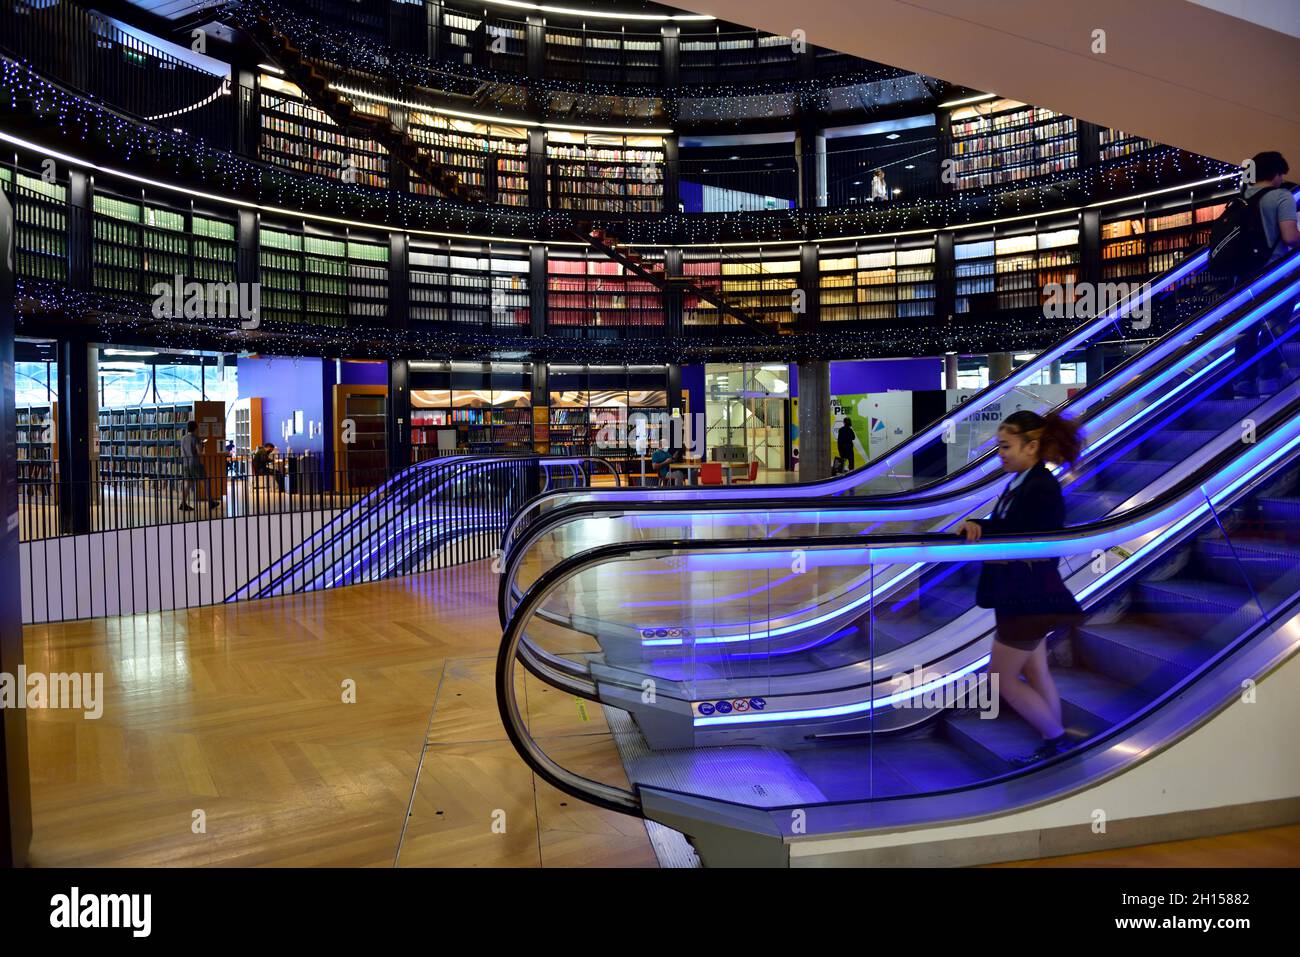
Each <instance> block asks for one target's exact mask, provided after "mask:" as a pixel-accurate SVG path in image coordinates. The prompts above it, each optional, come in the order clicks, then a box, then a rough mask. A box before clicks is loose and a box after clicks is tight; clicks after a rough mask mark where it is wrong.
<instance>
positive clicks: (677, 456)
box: [650, 449, 685, 485]
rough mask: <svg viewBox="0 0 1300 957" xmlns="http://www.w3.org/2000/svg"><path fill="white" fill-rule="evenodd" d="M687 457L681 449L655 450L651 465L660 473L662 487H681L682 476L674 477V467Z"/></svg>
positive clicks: (651, 457)
mask: <svg viewBox="0 0 1300 957" xmlns="http://www.w3.org/2000/svg"><path fill="white" fill-rule="evenodd" d="M684 458H685V455H684V453H683V451H682V450H681V449H675V450H671V451H670V450H669V449H655V450H654V453H653V454H652V455H651V456H650V464H651V465H653V466H654V467H655V471H657V472H658V473H659V484H660V485H679V484H681V481H680V479H681V476H679V475H673V469H672V467H673V465H674V464H676V463H679V462H681V461H682V460H683V459H684Z"/></svg>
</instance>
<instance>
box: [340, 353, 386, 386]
mask: <svg viewBox="0 0 1300 957" xmlns="http://www.w3.org/2000/svg"><path fill="white" fill-rule="evenodd" d="M341 384H342V385H385V386H386V385H388V363H387V362H351V361H348V360H347V359H345V360H343V379H342V383H341Z"/></svg>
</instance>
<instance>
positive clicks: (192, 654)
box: [25, 562, 1300, 867]
mask: <svg viewBox="0 0 1300 957" xmlns="http://www.w3.org/2000/svg"><path fill="white" fill-rule="evenodd" d="M496 585H497V579H496V576H495V575H494V574H493V573H492V571H491V569H490V564H489V563H488V562H478V563H474V564H471V565H464V566H459V567H456V568H451V569H444V570H442V571H438V572H431V573H428V574H425V575H419V576H414V577H412V578H409V579H399V580H394V581H388V582H380V583H377V584H371V585H359V586H354V587H350V588H343V589H337V590H334V591H328V592H323V593H320V594H316V595H303V596H294V597H289V598H275V599H269V600H265V601H258V602H249V603H244V604H240V605H234V606H220V607H213V608H202V609H195V610H191V611H183V612H168V613H162V614H155V615H140V616H136V617H131V618H120V619H106V620H95V621H84V622H73V623H68V624H60V625H47V626H39V627H33V628H28V629H27V631H26V633H25V641H26V658H27V667H28V669H29V670H33V671H34V670H40V671H47V672H59V671H74V670H75V671H80V672H87V671H89V672H96V671H99V672H103V674H104V683H105V693H104V697H105V701H104V713H103V716H102V717H101V718H99V719H98V720H86V719H84V718H83V717H82V715H81V713H80V712H68V711H56V710H33V711H28V712H27V727H28V733H29V739H30V755H31V765H32V792H33V793H32V798H33V809H34V836H33V840H32V854H31V857H32V863H33V864H34V865H35V866H74V867H75V866H109V867H127V866H195V865H211V866H294V865H300V866H312V865H324V866H347V867H391V866H394V865H395V864H396V865H398V866H404V867H426V866H458V867H460V866H491V867H539V866H541V867H547V866H550V867H556V866H586V867H591V866H623V867H626V866H637V867H653V866H655V864H656V862H655V857H654V853H653V851H652V849H651V846H650V841H649V839H648V837H647V834H646V830H645V827H644V825H643V824H642V822H640V821H637V820H634V819H632V818H628V817H624V816H622V815H618V814H613V813H611V812H607V811H601V810H597V809H594V808H592V807H590V806H588V805H586V804H584V803H582V802H580V801H577V800H576V799H574V798H570V797H569V796H567V795H565V794H563V793H561V792H558V791H556V790H554V789H553V788H551V787H550V786H549V785H547V784H546V783H545V782H542V781H540V780H538V779H537V778H536V777H535V776H534V775H533V774H532V773H531V771H529V769H528V768H527V766H526V765H525V764H524V763H523V762H522V761H521V760H520V758H519V757H518V756H517V755H516V754H515V752H514V750H513V748H512V747H511V746H510V743H509V741H508V740H507V739H506V735H505V731H504V729H503V728H502V727H501V723H500V719H499V717H498V715H497V709H496V699H495V693H494V689H493V669H494V666H495V652H496V647H497V643H498V641H499V640H500V627H499V625H498V624H497V620H496V610H495V609H496ZM518 680H519V682H520V691H521V694H522V695H523V698H522V700H523V702H524V705H525V707H526V709H527V717H528V723H529V727H530V728H531V729H532V731H533V733H534V734H535V735H536V736H537V738H538V740H539V741H540V742H541V743H542V744H543V746H544V747H545V748H546V750H547V752H548V753H550V754H552V755H553V756H554V757H556V758H557V759H559V760H560V761H561V762H562V763H563V764H564V765H565V766H567V767H570V768H573V769H574V770H577V771H579V772H581V773H584V774H587V775H588V776H590V777H595V778H600V779H603V780H607V781H611V782H617V783H625V779H624V778H623V770H622V766H621V764H620V762H619V759H618V753H617V751H616V749H615V747H614V744H613V741H612V739H611V737H610V733H609V729H608V726H607V725H606V723H605V720H604V717H603V715H602V713H601V709H600V707H599V706H598V705H594V704H592V703H590V702H584V703H583V704H582V706H581V707H580V706H579V704H578V702H577V700H576V699H574V698H572V697H570V696H568V695H564V694H562V693H560V692H558V691H555V690H554V689H551V688H549V687H547V686H545V685H543V684H541V683H540V682H538V681H536V680H535V679H534V678H532V676H528V675H524V674H522V673H521V675H520V677H519V679H518ZM346 681H351V682H354V683H355V689H356V700H355V703H345V702H344V700H343V692H344V682H346ZM196 812H202V815H203V819H204V827H203V828H202V829H199V828H197V827H196V825H195V816H196ZM1297 861H1300V827H1290V828H1273V829H1269V830H1261V831H1252V832H1247V833H1244V834H1233V835H1226V836H1223V837H1216V838H1207V839H1201V840H1195V841H1179V842H1173V843H1170V844H1159V845H1150V846H1146V847H1138V848H1126V849H1120V850H1114V851H1101V852H1097V853H1093V854H1087V855H1078V856H1074V857H1069V858H1056V859H1052V860H1047V861H1024V862H1017V863H1014V864H1011V865H1004V866H1055V865H1064V866H1100V867H1111V866H1121V867H1125V866H1174V867H1214V866H1295V865H1296V862H1297Z"/></svg>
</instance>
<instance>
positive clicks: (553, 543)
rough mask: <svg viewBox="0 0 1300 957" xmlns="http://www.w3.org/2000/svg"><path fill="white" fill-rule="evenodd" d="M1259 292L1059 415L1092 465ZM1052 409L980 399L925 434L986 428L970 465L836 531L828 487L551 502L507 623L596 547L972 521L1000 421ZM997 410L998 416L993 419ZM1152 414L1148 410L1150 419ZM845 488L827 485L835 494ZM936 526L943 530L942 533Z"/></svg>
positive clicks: (1148, 354) (1186, 328)
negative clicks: (898, 519)
mask: <svg viewBox="0 0 1300 957" xmlns="http://www.w3.org/2000/svg"><path fill="white" fill-rule="evenodd" d="M1253 287H1258V288H1260V289H1263V288H1264V287H1263V286H1260V285H1259V284H1258V283H1256V284H1250V285H1248V286H1247V287H1246V288H1245V289H1243V290H1238V291H1237V292H1236V293H1235V294H1233V295H1229V296H1226V297H1224V298H1223V299H1222V300H1221V301H1219V302H1218V303H1216V304H1215V305H1214V306H1212V307H1209V308H1206V309H1203V310H1201V311H1199V312H1198V313H1197V314H1196V315H1195V316H1194V317H1192V318H1191V319H1189V320H1187V321H1185V322H1183V323H1181V324H1179V325H1178V326H1176V327H1175V328H1174V329H1173V330H1171V331H1170V332H1169V333H1167V334H1165V335H1164V336H1162V337H1161V338H1160V339H1159V340H1157V341H1156V342H1155V343H1154V344H1152V345H1151V346H1150V347H1148V348H1147V349H1145V350H1143V351H1142V352H1141V353H1139V354H1137V355H1135V356H1133V357H1131V358H1130V359H1129V360H1127V361H1126V362H1124V363H1122V364H1121V365H1120V366H1118V367H1117V368H1115V369H1113V370H1111V372H1110V373H1108V374H1107V375H1106V376H1104V377H1103V378H1101V379H1100V380H1098V381H1096V382H1093V383H1091V384H1090V385H1089V386H1088V387H1087V388H1086V389H1084V390H1082V391H1080V392H1079V393H1077V394H1075V395H1074V396H1072V397H1071V398H1070V399H1068V400H1067V401H1066V402H1065V403H1064V404H1062V405H1061V406H1059V407H1058V408H1059V410H1060V411H1063V412H1065V413H1066V414H1070V415H1072V416H1075V417H1077V418H1078V419H1079V420H1080V421H1081V422H1083V423H1084V424H1085V426H1086V427H1087V429H1088V430H1089V431H1090V432H1094V433H1095V434H1094V441H1093V442H1091V443H1090V444H1089V445H1088V447H1087V448H1086V449H1085V452H1086V453H1087V454H1088V455H1089V456H1092V455H1096V454H1098V453H1099V452H1100V451H1102V447H1103V446H1104V445H1105V444H1106V442H1108V441H1112V440H1113V439H1114V438H1115V436H1116V434H1117V429H1116V426H1117V424H1118V423H1122V422H1124V421H1125V420H1124V418H1123V417H1124V416H1125V415H1126V411H1125V410H1126V409H1133V408H1139V409H1140V408H1142V407H1143V403H1147V404H1148V406H1149V403H1150V396H1152V395H1160V396H1161V397H1162V399H1167V398H1168V391H1169V390H1168V389H1166V390H1165V391H1164V392H1159V391H1158V390H1159V389H1160V388H1161V387H1162V385H1163V383H1164V382H1166V381H1168V379H1167V378H1166V379H1161V378H1160V376H1161V375H1166V376H1170V375H1172V373H1167V372H1166V371H1164V370H1167V368H1168V362H1169V360H1170V357H1171V356H1174V355H1176V354H1178V353H1179V352H1180V351H1182V352H1186V351H1187V349H1188V348H1190V347H1191V346H1192V345H1193V344H1194V340H1195V338H1196V337H1197V336H1202V335H1207V334H1209V332H1210V331H1212V330H1214V329H1216V328H1221V327H1222V326H1223V325H1224V323H1226V322H1228V321H1229V320H1231V319H1233V317H1234V315H1235V313H1234V307H1241V306H1248V305H1250V304H1251V296H1250V295H1249V293H1250V290H1251V288H1253ZM1051 405H1052V403H1051V402H1050V401H1047V400H1046V399H1044V398H1043V397H1041V396H1039V395H1038V394H1036V393H1035V391H1034V390H1033V388H1031V387H1025V386H1020V387H1018V388H1017V389H1016V390H1015V398H1014V400H1012V399H1007V398H1002V399H998V400H997V401H996V405H993V400H988V401H980V400H977V399H972V400H971V401H970V402H968V403H967V404H966V405H965V406H964V407H962V408H961V409H960V410H958V411H957V412H955V413H954V415H953V416H952V417H951V418H950V419H949V420H946V423H937V424H936V427H934V428H932V429H930V430H925V431H923V432H922V433H918V436H922V437H923V436H925V434H926V432H932V431H936V429H937V430H938V431H940V432H941V433H942V434H941V436H940V438H939V440H938V442H937V444H938V445H939V447H940V449H941V450H946V449H947V448H948V447H949V445H950V444H948V443H944V442H943V437H944V436H947V437H955V435H956V433H957V431H958V422H959V417H960V416H963V415H964V416H968V417H970V418H972V419H978V420H979V432H978V433H977V439H978V441H975V442H970V443H968V446H967V447H965V448H964V449H963V453H964V456H963V457H966V458H967V459H968V462H967V464H966V465H965V466H963V467H962V468H959V469H957V470H956V471H954V472H952V473H950V474H948V475H947V476H945V477H943V478H940V479H938V480H937V481H933V482H928V483H924V484H922V485H920V486H918V487H917V488H915V489H914V490H912V491H910V492H906V493H899V494H896V495H874V496H852V495H839V496H837V500H836V501H835V502H834V508H835V509H837V510H841V511H840V512H839V514H840V521H839V522H835V523H833V524H830V525H828V522H830V521H831V519H830V518H829V517H828V515H827V512H826V508H827V506H826V503H825V499H826V498H827V496H819V497H818V502H817V504H816V505H813V504H812V503H807V504H804V503H803V502H802V500H803V499H804V498H806V496H807V491H808V489H810V488H812V489H816V488H818V487H819V486H817V485H809V486H794V487H779V488H775V487H771V486H768V487H759V488H752V487H747V488H737V489H727V490H725V491H724V492H723V493H722V495H721V496H720V497H716V498H713V499H711V500H708V501H702V500H700V499H698V498H692V499H689V500H685V501H684V500H683V499H682V498H681V497H680V496H674V495H672V494H668V495H664V494H662V493H661V494H659V495H656V496H654V497H653V498H647V496H646V495H645V493H643V492H642V493H641V494H640V495H638V494H637V493H638V492H639V491H640V490H623V491H621V492H620V493H612V492H595V493H587V492H579V493H567V494H562V495H557V494H552V495H548V496H543V497H541V498H539V499H538V500H536V501H535V502H534V503H531V504H530V505H529V506H528V507H526V508H525V509H524V511H523V512H522V513H521V515H520V516H519V517H517V518H516V519H515V520H514V522H513V523H512V525H511V529H510V531H509V532H508V533H507V535H506V538H505V542H504V544H503V551H504V553H505V556H506V558H505V566H504V567H505V572H504V574H503V575H502V578H501V582H500V587H499V595H498V615H499V617H500V619H501V621H502V624H504V623H505V621H506V618H507V616H508V615H509V613H510V610H511V609H512V608H513V607H514V605H515V604H516V603H517V602H518V599H519V597H520V595H522V593H523V590H524V589H525V588H526V587H527V585H528V584H529V583H530V581H531V580H533V578H535V577H536V575H537V574H538V572H539V570H540V569H543V568H545V567H548V566H549V565H550V564H553V563H554V562H556V561H559V560H562V559H563V558H566V557H568V556H569V555H571V554H574V553H575V552H576V551H578V550H581V549H582V548H584V547H587V546H589V545H591V544H599V543H608V542H611V541H636V540H643V541H644V540H648V539H651V538H655V537H658V538H670V537H674V536H684V535H689V536H693V537H694V536H705V537H725V536H727V535H741V536H746V537H752V536H753V535H755V534H756V528H757V526H756V523H755V522H754V521H753V519H752V516H753V515H755V514H763V513H765V512H767V511H768V510H772V509H777V508H781V507H783V506H784V507H785V508H788V509H791V511H790V512H789V513H788V514H785V515H783V516H782V520H781V522H780V523H779V524H778V525H777V526H774V527H777V528H779V529H780V532H779V534H785V535H798V534H837V533H848V532H849V531H851V530H852V529H851V528H850V527H849V523H852V522H853V521H859V522H861V523H864V524H860V525H859V527H858V529H857V530H859V531H861V530H864V529H867V528H869V524H866V523H869V522H870V521H871V519H870V518H868V517H866V516H867V515H868V513H866V512H859V513H856V517H853V516H850V514H849V511H848V510H850V509H853V508H857V509H862V508H871V507H874V506H883V505H884V504H885V503H899V504H902V503H907V504H908V505H909V506H915V504H916V503H918V502H923V503H924V504H925V506H926V508H927V509H929V510H930V511H929V514H937V512H935V511H934V510H933V509H931V508H930V507H931V506H934V507H936V508H937V507H938V503H940V502H941V501H943V500H944V497H945V496H946V497H947V499H948V500H949V501H950V502H951V507H950V508H949V509H948V511H949V514H950V515H965V514H967V513H968V512H969V511H970V510H971V509H973V508H975V507H977V506H978V505H979V504H980V503H981V502H982V499H981V498H980V497H979V496H981V495H987V494H988V493H989V491H990V488H991V483H993V482H996V481H997V480H998V478H999V466H998V461H997V458H996V455H994V454H993V451H992V445H993V437H992V434H993V432H994V430H995V428H996V424H997V421H1000V419H1001V418H1002V417H1004V416H1005V415H1006V414H1009V413H1010V412H1011V411H1014V410H1015V409H1016V408H1031V409H1033V410H1034V411H1039V412H1046V411H1047V410H1048V409H1049V408H1050V407H1051ZM990 406H992V408H993V411H992V412H991V413H990V411H989V408H990ZM1151 412H1152V410H1151V409H1150V408H1149V407H1148V408H1147V409H1146V414H1150V413H1151ZM972 431H974V429H973V428H971V427H968V428H967V429H966V432H967V434H968V435H969V434H970V433H971V432H972ZM985 436H987V437H985ZM913 444H914V445H916V446H919V447H921V448H922V450H923V452H921V453H917V454H918V455H920V454H923V453H925V452H928V450H926V448H925V447H926V446H928V445H930V444H934V443H933V440H926V439H924V438H920V439H914V440H913ZM972 454H973V458H972V457H971V455H972ZM908 455H909V453H908V451H907V450H906V449H903V450H901V451H899V453H898V455H897V456H893V455H892V454H891V456H890V457H887V458H886V460H884V461H878V462H874V463H871V464H870V465H868V466H867V467H866V468H865V469H863V470H860V473H861V474H865V475H866V476H867V480H868V481H871V477H870V473H871V470H873V469H875V470H883V469H885V468H888V467H890V462H891V461H892V462H894V463H897V462H899V461H901V460H903V459H904V458H906V457H907V456H908ZM837 481H838V480H833V481H832V482H831V483H827V484H828V485H830V486H835V485H836V482H837ZM839 487H841V488H842V486H839ZM693 491H698V490H693ZM652 494H653V493H652ZM714 494H715V495H717V494H718V493H714ZM1103 497H1104V496H1103ZM889 512H890V510H889V509H887V508H883V509H882V511H881V514H880V515H877V516H875V518H876V519H880V520H883V519H885V518H886V517H887V516H888V514H889ZM908 517H909V518H920V517H924V515H923V513H921V512H919V511H917V512H913V513H909V515H908ZM928 527H929V528H931V529H933V528H937V527H942V526H941V525H940V526H933V525H932V526H928Z"/></svg>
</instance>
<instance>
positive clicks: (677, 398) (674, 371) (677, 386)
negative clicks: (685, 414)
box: [666, 363, 682, 413]
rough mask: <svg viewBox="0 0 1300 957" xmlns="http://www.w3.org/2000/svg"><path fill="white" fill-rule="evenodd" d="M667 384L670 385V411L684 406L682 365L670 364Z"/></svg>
mask: <svg viewBox="0 0 1300 957" xmlns="http://www.w3.org/2000/svg"><path fill="white" fill-rule="evenodd" d="M666 385H667V387H668V411H669V412H670V413H671V412H672V410H673V409H680V408H681V407H682V367H681V366H680V365H677V364H675V363H674V364H671V365H669V366H668V376H667V381H666Z"/></svg>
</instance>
